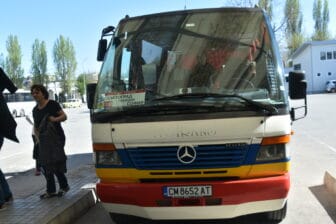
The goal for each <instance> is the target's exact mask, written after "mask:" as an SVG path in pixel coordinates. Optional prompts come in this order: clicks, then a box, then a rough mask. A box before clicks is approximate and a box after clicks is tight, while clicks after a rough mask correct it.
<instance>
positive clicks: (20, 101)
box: [3, 89, 36, 117]
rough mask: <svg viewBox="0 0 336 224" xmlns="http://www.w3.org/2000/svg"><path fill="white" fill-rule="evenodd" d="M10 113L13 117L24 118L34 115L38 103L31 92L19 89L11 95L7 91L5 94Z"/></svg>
mask: <svg viewBox="0 0 336 224" xmlns="http://www.w3.org/2000/svg"><path fill="white" fill-rule="evenodd" d="M3 94H4V98H5V100H6V102H7V106H8V109H9V111H10V112H11V113H12V115H13V117H24V116H26V115H29V114H31V113H32V110H33V108H34V106H35V105H36V102H35V100H34V98H33V97H32V95H31V93H30V91H29V90H24V89H18V90H17V91H16V92H15V93H13V94H11V93H10V92H8V91H7V90H5V91H4V92H3Z"/></svg>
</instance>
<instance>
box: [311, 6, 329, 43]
mask: <svg viewBox="0 0 336 224" xmlns="http://www.w3.org/2000/svg"><path fill="white" fill-rule="evenodd" d="M313 19H314V21H315V26H314V28H315V31H314V33H313V35H312V40H327V39H329V38H330V34H329V31H328V24H329V19H330V18H329V3H328V0H324V4H323V6H322V0H315V1H314V6H313Z"/></svg>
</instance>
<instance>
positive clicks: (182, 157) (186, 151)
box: [177, 146, 196, 164]
mask: <svg viewBox="0 0 336 224" xmlns="http://www.w3.org/2000/svg"><path fill="white" fill-rule="evenodd" d="M177 159H178V160H179V161H180V162H181V163H183V164H189V163H192V162H194V161H195V159H196V150H195V149H194V147H192V146H180V147H179V148H178V150H177Z"/></svg>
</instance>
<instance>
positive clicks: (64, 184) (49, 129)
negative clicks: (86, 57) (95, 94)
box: [31, 85, 69, 199]
mask: <svg viewBox="0 0 336 224" xmlns="http://www.w3.org/2000/svg"><path fill="white" fill-rule="evenodd" d="M31 94H32V96H33V97H34V99H35V101H36V102H37V104H36V106H35V107H34V109H33V118H34V132H35V136H36V137H37V140H38V145H39V162H40V165H41V168H42V173H43V174H44V176H45V178H46V181H47V191H46V193H44V194H42V195H41V196H40V198H41V199H44V198H50V197H53V196H56V195H57V196H63V195H64V194H65V193H66V192H67V191H68V190H69V185H68V180H67V178H66V176H65V173H66V171H67V169H66V155H65V152H64V145H65V135H64V131H63V128H62V126H61V123H60V122H63V121H65V120H66V118H67V117H66V114H65V113H64V111H63V110H62V108H61V106H60V105H59V103H57V102H56V101H54V100H49V94H48V91H47V89H46V88H45V87H44V86H42V85H33V86H32V87H31ZM54 176H56V177H57V179H58V183H59V191H58V193H56V183H55V178H54Z"/></svg>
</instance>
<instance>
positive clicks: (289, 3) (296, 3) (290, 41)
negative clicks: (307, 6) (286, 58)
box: [284, 0, 304, 55]
mask: <svg viewBox="0 0 336 224" xmlns="http://www.w3.org/2000/svg"><path fill="white" fill-rule="evenodd" d="M300 8H301V7H300V0H286V4H285V10H284V14H285V21H286V30H285V33H286V37H287V46H288V48H289V55H291V54H292V53H294V51H295V50H296V49H297V48H299V47H300V46H301V44H302V43H303V41H304V37H303V34H302V20H303V16H302V13H301V9H300Z"/></svg>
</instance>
